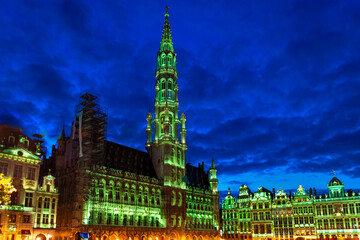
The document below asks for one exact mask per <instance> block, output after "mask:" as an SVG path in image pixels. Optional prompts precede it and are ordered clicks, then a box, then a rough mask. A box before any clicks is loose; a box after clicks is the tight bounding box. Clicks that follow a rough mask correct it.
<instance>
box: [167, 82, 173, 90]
mask: <svg viewBox="0 0 360 240" xmlns="http://www.w3.org/2000/svg"><path fill="white" fill-rule="evenodd" d="M172 89H173V88H172V82H171V81H169V82H168V90H172Z"/></svg>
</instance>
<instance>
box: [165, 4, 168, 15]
mask: <svg viewBox="0 0 360 240" xmlns="http://www.w3.org/2000/svg"><path fill="white" fill-rule="evenodd" d="M165 14H169V6H166V7H165Z"/></svg>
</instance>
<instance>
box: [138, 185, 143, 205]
mask: <svg viewBox="0 0 360 240" xmlns="http://www.w3.org/2000/svg"><path fill="white" fill-rule="evenodd" d="M142 192H143V188H142V187H140V188H139V194H138V203H139V204H142Z"/></svg>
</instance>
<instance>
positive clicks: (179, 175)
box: [178, 170, 182, 184]
mask: <svg viewBox="0 0 360 240" xmlns="http://www.w3.org/2000/svg"><path fill="white" fill-rule="evenodd" d="M178 182H179V184H181V182H182V177H181V171H180V170H179V171H178Z"/></svg>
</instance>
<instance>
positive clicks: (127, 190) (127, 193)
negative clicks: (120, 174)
mask: <svg viewBox="0 0 360 240" xmlns="http://www.w3.org/2000/svg"><path fill="white" fill-rule="evenodd" d="M124 201H125V202H128V201H129V185H125V191H124Z"/></svg>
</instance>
